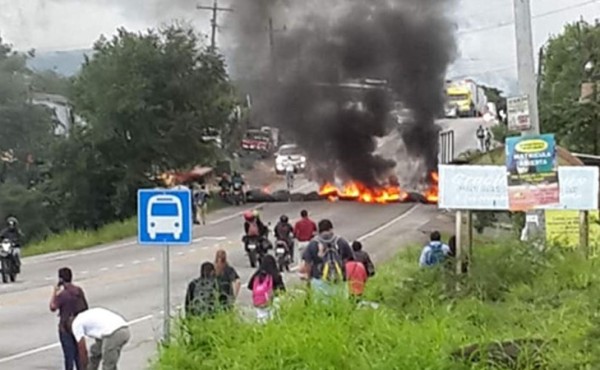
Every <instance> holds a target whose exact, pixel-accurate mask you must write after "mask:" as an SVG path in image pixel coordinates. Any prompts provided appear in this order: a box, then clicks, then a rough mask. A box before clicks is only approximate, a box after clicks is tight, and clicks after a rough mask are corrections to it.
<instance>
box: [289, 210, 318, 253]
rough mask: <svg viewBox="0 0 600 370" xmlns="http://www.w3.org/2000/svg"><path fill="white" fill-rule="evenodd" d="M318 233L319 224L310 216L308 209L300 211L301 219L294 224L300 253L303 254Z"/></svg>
mask: <svg viewBox="0 0 600 370" xmlns="http://www.w3.org/2000/svg"><path fill="white" fill-rule="evenodd" d="M316 233H317V225H316V224H315V223H314V221H313V220H311V219H310V218H308V211H307V210H305V209H303V210H302V211H300V220H299V221H298V222H296V224H295V225H294V236H295V237H296V240H297V241H298V255H299V256H302V254H303V253H304V250H305V249H306V247H307V246H308V243H309V242H310V241H311V240H312V238H313V237H314V236H315V234H316Z"/></svg>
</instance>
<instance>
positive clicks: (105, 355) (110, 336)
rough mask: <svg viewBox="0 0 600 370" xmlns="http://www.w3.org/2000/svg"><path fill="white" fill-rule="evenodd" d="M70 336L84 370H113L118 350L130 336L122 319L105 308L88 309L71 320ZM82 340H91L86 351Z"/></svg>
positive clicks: (117, 359) (127, 326)
mask: <svg viewBox="0 0 600 370" xmlns="http://www.w3.org/2000/svg"><path fill="white" fill-rule="evenodd" d="M71 328H72V331H73V336H75V341H76V342H77V345H78V351H79V361H81V365H82V366H83V368H84V369H88V370H97V369H99V368H100V363H102V370H117V364H118V362H119V358H120V357H121V351H122V350H123V347H124V346H125V344H127V342H129V339H130V338H131V333H130V331H129V325H128V324H127V322H126V321H125V319H124V318H123V317H121V316H120V315H118V314H116V313H114V312H112V311H109V310H107V309H105V308H100V307H96V308H90V309H88V310H86V311H84V312H82V313H80V314H79V315H77V317H76V318H75V320H73V324H72V325H71ZM85 337H89V338H92V339H94V341H95V342H94V343H93V344H92V345H91V346H90V352H89V356H88V351H87V347H86V343H85Z"/></svg>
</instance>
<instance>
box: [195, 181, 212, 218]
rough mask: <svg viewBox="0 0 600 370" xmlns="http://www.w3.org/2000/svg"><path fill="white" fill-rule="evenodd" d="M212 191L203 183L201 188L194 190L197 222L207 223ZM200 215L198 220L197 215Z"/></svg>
mask: <svg viewBox="0 0 600 370" xmlns="http://www.w3.org/2000/svg"><path fill="white" fill-rule="evenodd" d="M209 198H210V193H209V192H208V191H207V190H206V185H204V184H202V186H200V190H198V191H196V192H194V205H195V207H196V218H194V223H195V224H200V223H201V222H202V225H206V213H207V212H208V199H209ZM198 214H199V215H200V219H199V220H198V218H197V216H198Z"/></svg>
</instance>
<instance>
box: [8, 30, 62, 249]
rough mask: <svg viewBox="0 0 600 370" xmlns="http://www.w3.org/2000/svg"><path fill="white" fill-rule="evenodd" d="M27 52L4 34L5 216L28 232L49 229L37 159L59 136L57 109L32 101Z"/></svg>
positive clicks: (45, 156) (43, 156) (39, 233)
mask: <svg viewBox="0 0 600 370" xmlns="http://www.w3.org/2000/svg"><path fill="white" fill-rule="evenodd" d="M28 57H29V56H28V55H27V54H23V53H18V52H15V51H13V50H12V48H11V47H10V45H7V44H4V43H3V42H2V39H0V86H1V88H0V158H2V159H1V160H0V218H1V219H2V220H3V219H4V218H5V217H6V216H8V215H14V216H17V217H18V218H19V220H20V221H21V226H22V227H23V229H24V230H25V231H26V234H27V236H28V237H31V238H35V237H39V236H43V235H44V234H45V233H47V232H48V231H49V226H48V225H49V223H48V222H47V220H48V219H52V218H51V217H46V216H49V214H47V213H45V212H44V211H45V209H44V195H43V192H41V191H39V190H38V189H37V188H36V187H34V185H35V184H38V183H39V182H40V179H41V178H40V176H41V175H40V171H39V169H38V166H37V165H36V162H38V161H39V160H42V159H48V158H49V157H50V156H51V154H52V147H53V146H54V145H55V143H56V140H57V138H56V137H55V136H54V133H53V131H54V123H53V120H52V114H51V112H50V111H49V110H48V109H46V108H44V107H41V106H36V105H33V104H31V103H30V101H29V93H30V81H31V77H32V75H33V73H32V71H30V70H29V69H27V67H26V61H27V58H28Z"/></svg>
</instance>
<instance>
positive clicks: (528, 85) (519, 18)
mask: <svg viewBox="0 0 600 370" xmlns="http://www.w3.org/2000/svg"><path fill="white" fill-rule="evenodd" d="M513 2H514V11H515V37H516V42H517V74H518V78H519V90H520V93H521V95H527V96H528V97H529V99H528V100H529V119H530V122H531V128H530V129H529V130H527V131H523V132H522V133H521V135H522V136H530V135H539V134H540V118H539V111H538V91H537V90H538V84H537V81H536V76H535V63H534V59H533V53H534V51H533V34H532V32H531V4H530V0H513ZM540 63H541V61H540ZM540 78H541V76H540ZM544 216H545V214H544V211H543V210H540V211H536V210H532V211H528V212H527V213H526V216H525V217H526V218H525V230H529V225H534V227H533V230H531V231H532V232H531V234H532V235H533V236H534V237H536V238H539V237H542V238H543V236H544V223H545V220H544ZM528 234H529V232H528Z"/></svg>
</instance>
